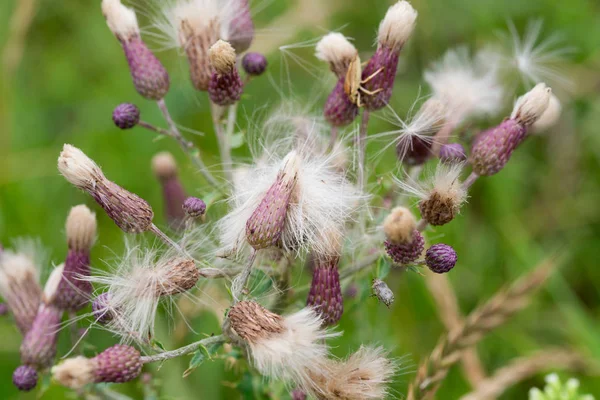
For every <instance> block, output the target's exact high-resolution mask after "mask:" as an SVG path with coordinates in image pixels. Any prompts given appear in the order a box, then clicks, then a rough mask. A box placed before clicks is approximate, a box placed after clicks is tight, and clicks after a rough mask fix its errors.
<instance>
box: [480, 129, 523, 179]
mask: <svg viewBox="0 0 600 400" xmlns="http://www.w3.org/2000/svg"><path fill="white" fill-rule="evenodd" d="M526 137H527V128H525V127H524V126H523V125H521V124H519V123H518V122H517V121H516V120H514V119H507V120H505V121H504V122H502V123H501V124H500V125H498V126H496V127H494V128H492V129H489V130H487V131H485V132H482V133H480V134H479V137H478V138H477V139H476V140H475V141H474V142H473V147H472V148H471V158H470V162H471V164H472V166H473V172H475V173H476V174H477V175H480V176H490V175H494V174H497V173H498V172H500V171H501V170H502V168H504V166H505V165H506V163H507V162H508V160H509V159H510V157H511V155H512V153H513V151H514V150H515V149H516V148H517V147H518V146H519V145H520V144H521V143H522V142H523V140H525V138H526Z"/></svg>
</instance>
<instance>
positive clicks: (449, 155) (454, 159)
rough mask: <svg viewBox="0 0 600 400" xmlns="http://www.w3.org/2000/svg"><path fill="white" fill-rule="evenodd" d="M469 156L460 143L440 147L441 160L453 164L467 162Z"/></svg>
mask: <svg viewBox="0 0 600 400" xmlns="http://www.w3.org/2000/svg"><path fill="white" fill-rule="evenodd" d="M466 159H467V154H466V153H465V148H464V147H463V146H462V144H460V143H447V144H443V145H442V146H441V147H440V160H442V162H445V163H448V164H452V163H458V162H461V161H465V160H466Z"/></svg>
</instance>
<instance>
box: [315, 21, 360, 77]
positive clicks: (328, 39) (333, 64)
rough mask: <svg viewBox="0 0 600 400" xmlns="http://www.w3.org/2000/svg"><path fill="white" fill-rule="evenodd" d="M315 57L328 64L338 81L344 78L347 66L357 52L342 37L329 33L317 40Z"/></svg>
mask: <svg viewBox="0 0 600 400" xmlns="http://www.w3.org/2000/svg"><path fill="white" fill-rule="evenodd" d="M315 56H316V57H317V58H318V59H319V60H322V61H325V62H327V63H329V68H330V69H331V71H332V72H333V73H334V74H335V75H336V76H337V77H338V79H339V78H343V77H344V76H346V71H347V70H348V66H349V65H350V63H351V62H352V60H354V59H355V58H356V57H357V56H358V51H357V50H356V47H354V45H353V44H352V43H350V41H348V39H347V38H346V37H345V36H344V35H342V34H341V33H339V32H331V33H328V34H327V35H325V36H323V37H322V38H321V40H319V42H318V43H317V46H316V48H315Z"/></svg>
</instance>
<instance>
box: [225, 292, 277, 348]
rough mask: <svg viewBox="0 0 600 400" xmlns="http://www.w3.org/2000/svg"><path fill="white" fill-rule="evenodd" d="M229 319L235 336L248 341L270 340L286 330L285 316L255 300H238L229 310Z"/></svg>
mask: <svg viewBox="0 0 600 400" xmlns="http://www.w3.org/2000/svg"><path fill="white" fill-rule="evenodd" d="M227 320H228V321H229V327H230V328H231V333H232V334H233V335H234V336H233V338H235V339H237V338H239V339H241V340H242V341H244V342H247V343H254V344H256V343H259V342H260V341H262V340H268V339H269V338H271V337H273V336H276V335H278V334H281V333H282V332H283V331H284V330H285V327H284V324H283V317H281V316H280V315H278V314H275V313H272V312H271V311H269V310H267V309H266V308H264V307H262V306H261V305H260V304H258V303H256V302H253V301H240V302H238V303H237V304H236V305H234V306H233V307H232V308H231V309H230V310H229V313H228V314H227Z"/></svg>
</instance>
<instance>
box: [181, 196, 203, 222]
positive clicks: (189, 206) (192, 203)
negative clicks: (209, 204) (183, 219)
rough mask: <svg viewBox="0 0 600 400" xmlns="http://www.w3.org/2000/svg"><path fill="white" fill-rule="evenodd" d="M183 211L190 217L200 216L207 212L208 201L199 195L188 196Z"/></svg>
mask: <svg viewBox="0 0 600 400" xmlns="http://www.w3.org/2000/svg"><path fill="white" fill-rule="evenodd" d="M183 211H184V212H185V214H186V215H187V216H188V217H190V218H199V217H201V216H203V215H204V213H205V212H206V203H205V202H204V201H202V199H199V198H197V197H188V198H187V199H185V201H184V202H183Z"/></svg>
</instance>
